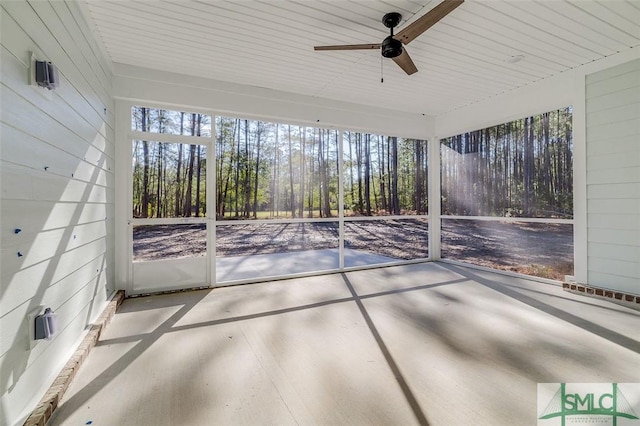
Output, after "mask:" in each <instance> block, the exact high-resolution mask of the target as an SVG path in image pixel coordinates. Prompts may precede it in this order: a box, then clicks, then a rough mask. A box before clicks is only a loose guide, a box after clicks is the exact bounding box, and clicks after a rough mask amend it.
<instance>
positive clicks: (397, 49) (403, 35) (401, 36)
mask: <svg viewBox="0 0 640 426" xmlns="http://www.w3.org/2000/svg"><path fill="white" fill-rule="evenodd" d="M463 2H464V0H444V1H443V2H442V3H440V4H439V5H437V6H436V7H434V8H433V9H431V10H430V11H429V12H427V13H426V14H424V15H423V16H421V17H420V18H419V19H418V20H416V21H414V22H412V23H411V24H409V25H408V26H406V27H405V28H404V29H402V30H401V31H400V32H398V34H393V29H394V28H395V27H397V26H398V24H399V23H400V21H401V20H402V15H400V14H399V13H397V12H391V13H387V14H386V15H384V16H383V17H382V23H383V24H384V26H385V27H387V28H389V29H390V30H391V34H390V35H389V36H388V37H387V38H385V39H384V40H383V41H382V43H373V44H371V43H370V44H342V45H336V46H315V47H314V48H313V50H363V49H380V53H382V56H384V57H385V58H392V59H393V60H394V61H395V63H396V64H398V65H399V66H400V68H402V69H403V70H404V72H406V73H407V74H408V75H411V74H413V73H415V72H417V71H418V68H416V66H415V64H414V63H413V61H412V60H411V57H410V56H409V53H407V49H406V48H404V47H403V46H402V45H403V44H409V43H410V42H411V41H413V40H414V39H415V38H416V37H418V36H419V35H420V34H422V33H423V32H425V31H426V30H428V29H429V28H431V27H432V26H433V25H434V24H436V23H437V22H438V21H440V20H441V19H442V18H444V17H445V16H447V15H448V14H449V13H451V12H452V11H453V10H454V9H455V8H456V7H458V6H460V5H461V4H462V3H463Z"/></svg>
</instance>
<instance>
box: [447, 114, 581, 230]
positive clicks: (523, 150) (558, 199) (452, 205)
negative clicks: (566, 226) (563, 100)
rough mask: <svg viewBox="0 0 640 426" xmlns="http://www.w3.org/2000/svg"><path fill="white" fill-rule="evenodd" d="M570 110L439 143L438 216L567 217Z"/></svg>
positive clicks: (570, 210)
mask: <svg viewBox="0 0 640 426" xmlns="http://www.w3.org/2000/svg"><path fill="white" fill-rule="evenodd" d="M571 112H572V110H571V108H565V109H560V110H556V111H551V112H547V113H544V114H540V115H537V116H533V117H526V118H523V119H520V120H516V121H512V122H510V123H505V124H500V125H498V126H494V127H490V128H486V129H482V130H477V131H474V132H469V133H465V134H461V135H457V136H452V137H450V138H447V139H443V140H442V141H441V160H442V166H441V184H442V212H443V213H444V214H452V215H466V216H508V217H510V216H517V217H549V218H551V217H555V218H571V217H573V140H572V124H571Z"/></svg>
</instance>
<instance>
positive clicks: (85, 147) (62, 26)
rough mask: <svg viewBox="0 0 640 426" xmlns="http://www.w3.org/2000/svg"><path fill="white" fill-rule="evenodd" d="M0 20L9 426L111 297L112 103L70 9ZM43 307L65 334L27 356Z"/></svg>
mask: <svg viewBox="0 0 640 426" xmlns="http://www.w3.org/2000/svg"><path fill="white" fill-rule="evenodd" d="M0 8H1V9H0V12H1V14H2V15H1V19H2V21H1V24H2V25H1V27H2V28H1V37H0V40H1V47H2V52H1V55H2V56H1V58H0V59H1V61H0V64H1V72H2V73H1V75H2V84H1V86H0V88H1V90H2V92H1V98H2V115H1V120H0V121H1V123H0V125H1V127H0V132H1V133H0V136H1V138H2V151H1V163H0V167H1V179H2V184H1V188H2V198H1V207H0V212H1V213H0V214H1V216H0V223H1V225H2V226H1V238H2V250H1V253H0V255H1V269H0V278H1V285H0V327H1V329H0V330H1V333H0V395H1V397H0V424H1V425H13V424H21V422H23V421H24V418H25V416H26V415H27V414H28V413H29V412H30V410H31V409H32V408H33V407H34V406H35V404H36V403H37V402H38V400H39V399H40V398H41V397H42V395H43V394H44V392H45V391H46V389H47V388H48V386H49V385H50V384H51V382H52V381H53V379H54V378H55V376H56V375H57V374H58V372H59V371H60V369H61V368H62V366H63V365H64V363H65V362H66V361H67V360H68V359H69V357H70V355H71V353H72V352H73V351H74V350H75V349H76V347H77V345H78V343H79V341H80V339H81V338H82V336H83V335H84V333H85V331H86V329H87V328H88V325H89V324H91V322H92V321H93V320H94V319H95V318H96V317H97V316H98V315H99V314H100V313H101V311H102V310H103V308H104V306H105V302H106V300H107V299H108V297H109V296H110V295H111V293H112V292H113V288H114V285H113V283H114V260H113V259H114V236H113V229H114V227H113V223H114V219H113V217H114V172H115V167H114V156H115V153H114V152H115V149H114V119H113V112H114V111H113V110H114V102H113V98H112V88H111V84H112V71H111V64H110V63H109V62H108V61H107V60H106V59H105V58H104V57H103V56H102V54H101V50H100V48H99V46H98V45H97V43H96V40H95V39H94V38H93V36H92V33H91V31H90V29H89V27H88V24H87V22H86V21H85V19H84V16H83V14H82V12H81V10H80V9H79V8H78V5H77V4H76V3H75V2H71V1H69V2H64V1H52V2H48V1H29V2H27V1H7V2H4V1H3V2H1V3H0ZM30 52H34V53H35V55H36V57H37V58H38V59H40V60H49V61H51V62H52V63H53V64H55V65H56V66H57V67H58V69H59V77H60V86H59V87H58V88H57V90H55V91H51V92H49V91H47V90H46V89H42V88H38V87H34V86H31V85H29V77H28V76H29V72H30V71H29V70H30V62H31V61H30V55H31V54H30ZM17 229H20V230H21V231H20V232H18V233H16V230H17ZM18 253H19V254H18ZM41 306H42V307H51V308H52V309H53V310H54V311H55V312H56V313H57V314H58V319H59V326H60V330H59V333H58V334H57V335H56V336H55V338H54V339H53V340H51V341H40V342H39V343H37V344H36V345H35V346H33V347H32V348H31V346H32V345H30V342H29V330H28V324H27V315H28V314H29V313H31V312H32V311H34V310H37V309H38V307H41ZM31 325H32V324H30V325H29V326H31Z"/></svg>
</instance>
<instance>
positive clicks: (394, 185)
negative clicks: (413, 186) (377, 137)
mask: <svg viewBox="0 0 640 426" xmlns="http://www.w3.org/2000/svg"><path fill="white" fill-rule="evenodd" d="M391 174H392V181H391V195H392V197H391V199H392V203H393V214H395V215H398V214H400V199H399V197H398V138H397V137H395V136H394V137H392V138H391Z"/></svg>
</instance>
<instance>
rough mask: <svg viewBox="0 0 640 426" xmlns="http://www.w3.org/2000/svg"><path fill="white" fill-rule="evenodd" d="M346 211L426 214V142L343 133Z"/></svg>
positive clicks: (365, 213) (357, 212)
mask: <svg viewBox="0 0 640 426" xmlns="http://www.w3.org/2000/svg"><path fill="white" fill-rule="evenodd" d="M344 170H345V182H344V198H345V203H344V205H345V209H346V210H350V211H351V212H352V214H357V215H365V216H371V215H400V214H426V213H427V177H428V173H427V143H426V142H425V141H422V140H417V139H401V138H397V137H389V136H380V135H371V134H367V133H351V132H346V133H345V135H344Z"/></svg>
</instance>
